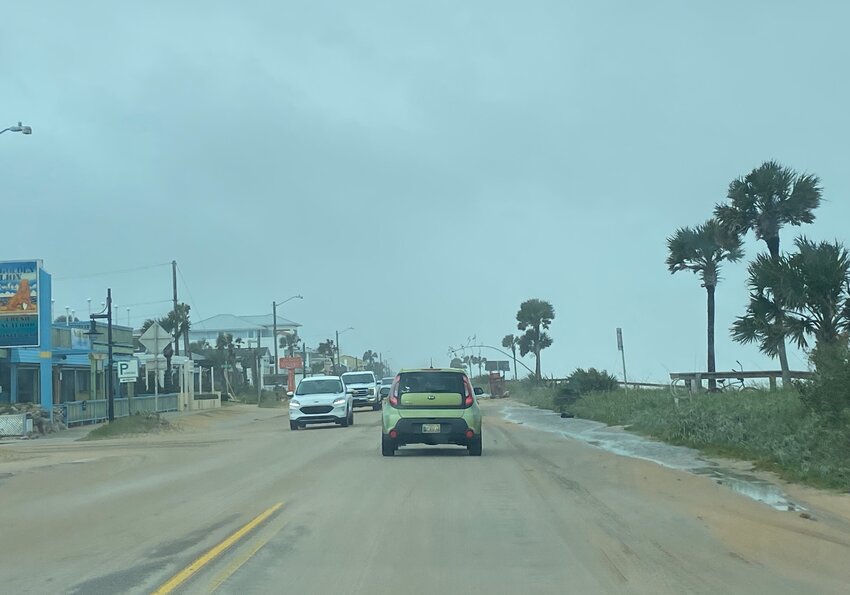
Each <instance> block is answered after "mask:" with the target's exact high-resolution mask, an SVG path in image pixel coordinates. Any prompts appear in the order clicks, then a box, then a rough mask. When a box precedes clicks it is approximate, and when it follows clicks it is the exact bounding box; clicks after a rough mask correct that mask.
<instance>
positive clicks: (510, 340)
mask: <svg viewBox="0 0 850 595" xmlns="http://www.w3.org/2000/svg"><path fill="white" fill-rule="evenodd" d="M518 343H519V339H518V338H517V337H515V336H514V335H505V336H504V337H503V338H502V347H504V348H505V349H510V350H511V354H512V355H513V356H514V380H516V348H517V344H518Z"/></svg>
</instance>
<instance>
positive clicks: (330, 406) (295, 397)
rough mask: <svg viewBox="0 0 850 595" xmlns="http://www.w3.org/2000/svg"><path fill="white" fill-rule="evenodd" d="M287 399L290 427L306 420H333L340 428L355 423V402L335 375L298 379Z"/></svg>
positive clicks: (309, 421) (299, 424)
mask: <svg viewBox="0 0 850 595" xmlns="http://www.w3.org/2000/svg"><path fill="white" fill-rule="evenodd" d="M286 394H287V395H288V396H289V397H290V401H289V429H290V430H297V429H298V428H303V427H304V426H306V425H307V424H329V423H335V424H339V425H341V426H342V427H343V428H347V427H348V426H350V425H352V424H353V423H354V402H353V401H352V398H351V394H349V393H348V392H346V390H345V386H344V385H343V384H342V381H341V380H340V379H339V378H337V377H336V376H312V377H310V378H304V379H303V380H302V381H301V382H299V383H298V388H297V389H296V390H295V393H292V392H288V393H286Z"/></svg>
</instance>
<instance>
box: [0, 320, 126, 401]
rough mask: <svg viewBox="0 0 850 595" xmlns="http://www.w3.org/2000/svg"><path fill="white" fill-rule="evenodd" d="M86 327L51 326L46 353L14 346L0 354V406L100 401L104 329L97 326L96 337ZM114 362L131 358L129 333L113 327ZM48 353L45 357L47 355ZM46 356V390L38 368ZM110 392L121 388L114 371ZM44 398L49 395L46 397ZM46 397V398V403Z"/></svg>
mask: <svg viewBox="0 0 850 595" xmlns="http://www.w3.org/2000/svg"><path fill="white" fill-rule="evenodd" d="M90 329H91V324H90V323H89V322H83V321H80V322H72V323H70V324H66V323H53V324H52V325H51V327H50V348H49V349H48V350H46V349H44V348H43V342H42V347H18V348H8V349H0V403H39V402H40V403H41V404H42V406H43V407H45V408H49V407H48V406H47V403H46V402H45V401H47V402H49V403H50V405H56V404H59V403H65V402H67V401H81V400H88V399H98V398H101V399H102V398H105V394H106V384H105V377H106V367H107V362H106V354H107V344H106V324H105V323H102V322H100V321H98V322H97V323H96V326H95V330H96V332H97V333H99V334H97V335H91V334H89V332H90ZM112 337H113V338H112V350H113V360H114V361H116V362H117V361H120V360H123V359H127V358H129V357H131V356H132V354H133V329H132V328H131V327H127V326H117V325H113V327H112ZM48 354H49V356H48ZM47 357H49V359H50V373H49V376H47V378H49V386H43V380H42V375H41V364H42V363H43V362H44V361H45V360H46V359H47ZM113 388H114V389H115V393H116V394H118V391H119V389H120V386H119V383H118V381H117V376H116V372H115V371H114V370H113ZM48 395H49V396H48ZM45 397H47V398H45Z"/></svg>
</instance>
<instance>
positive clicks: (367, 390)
mask: <svg viewBox="0 0 850 595" xmlns="http://www.w3.org/2000/svg"><path fill="white" fill-rule="evenodd" d="M340 378H341V379H342V383H343V384H345V390H346V392H348V393H350V394H351V398H352V399H353V400H354V406H355V407H364V406H369V407H372V410H373V411H377V410H378V409H380V408H381V396H380V395H379V394H378V380H377V378H375V374H374V373H372V372H346V373H344V374H343V375H342V376H340Z"/></svg>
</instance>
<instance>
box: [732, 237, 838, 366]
mask: <svg viewBox="0 0 850 595" xmlns="http://www.w3.org/2000/svg"><path fill="white" fill-rule="evenodd" d="M795 245H796V247H797V252H796V253H794V254H790V255H783V256H780V257H779V258H778V259H773V258H770V257H768V256H766V255H759V256H758V257H757V258H756V259H755V260H754V261H753V262H752V264H750V266H749V269H748V270H749V273H750V278H749V281H748V286H749V288H750V303H749V305H748V306H747V312H746V314H745V315H744V316H741V317H739V318H737V319H736V320H735V323H734V324H733V325H732V338H733V339H735V340H736V341H738V342H740V343H753V342H758V344H759V349H760V350H761V351H762V352H763V353H766V354H767V355H771V356H775V355H776V354H778V353H779V349H780V346H781V345H784V340H785V337H786V335H787V336H788V337H790V338H791V340H792V341H793V342H794V343H795V344H796V345H797V346H798V347H800V348H806V347H808V345H809V343H808V340H807V337H808V336H811V337H814V339H815V343H816V347H821V346H825V345H833V344H836V343H837V342H838V341H839V339H840V338H841V337H842V336H843V335H844V334H845V333H847V332H848V331H850V286H849V285H850V254H848V252H847V249H846V248H845V247H844V246H842V245H841V244H839V243H837V242H834V243H830V242H819V243H815V242H812V241H810V240H807V239H806V238H804V237H803V238H798V239H797V240H796V241H795ZM779 318H782V319H783V327H781V328H784V331H785V332H782V333H780V332H778V330H777V329H778V328H780V327H778V325H777V324H776V321H777V319H779Z"/></svg>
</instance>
